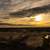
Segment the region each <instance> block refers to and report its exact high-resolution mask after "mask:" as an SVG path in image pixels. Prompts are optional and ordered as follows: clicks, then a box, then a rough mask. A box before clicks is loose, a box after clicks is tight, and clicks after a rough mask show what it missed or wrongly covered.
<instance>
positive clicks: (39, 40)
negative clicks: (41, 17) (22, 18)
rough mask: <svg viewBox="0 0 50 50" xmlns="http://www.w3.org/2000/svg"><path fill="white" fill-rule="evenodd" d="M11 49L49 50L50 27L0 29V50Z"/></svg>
mask: <svg viewBox="0 0 50 50" xmlns="http://www.w3.org/2000/svg"><path fill="white" fill-rule="evenodd" d="M47 35H48V38H45V36H47ZM12 49H13V50H50V28H40V29H39V28H27V29H26V28H25V29H24V28H20V29H19V28H15V29H6V28H5V29H3V28H2V29H0V50H12Z"/></svg>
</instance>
